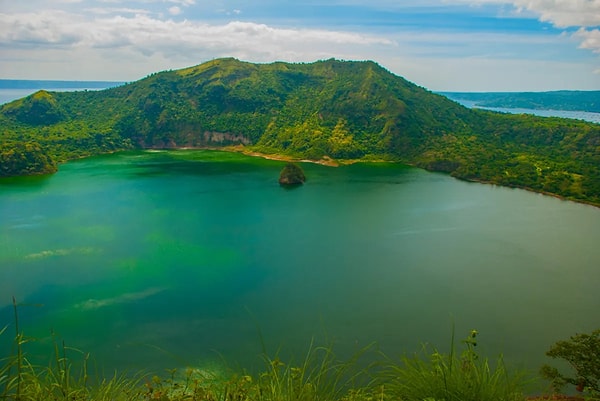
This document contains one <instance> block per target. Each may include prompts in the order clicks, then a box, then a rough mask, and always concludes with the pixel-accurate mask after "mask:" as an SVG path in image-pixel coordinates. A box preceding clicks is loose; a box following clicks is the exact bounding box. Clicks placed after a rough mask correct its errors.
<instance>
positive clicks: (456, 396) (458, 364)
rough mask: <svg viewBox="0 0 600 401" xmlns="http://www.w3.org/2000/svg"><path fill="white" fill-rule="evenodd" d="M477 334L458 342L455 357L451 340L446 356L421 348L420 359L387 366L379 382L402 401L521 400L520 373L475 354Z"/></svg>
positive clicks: (524, 381) (523, 381) (523, 382)
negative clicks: (459, 347) (459, 346)
mask: <svg viewBox="0 0 600 401" xmlns="http://www.w3.org/2000/svg"><path fill="white" fill-rule="evenodd" d="M476 337H477V331H475V330H473V331H471V333H470V334H469V336H468V337H467V338H466V339H465V340H463V341H462V343H463V344H464V350H463V351H462V352H461V353H458V352H457V351H458V350H457V349H456V344H455V341H454V336H453V337H452V341H451V346H450V353H449V354H442V353H440V352H439V351H438V350H437V349H435V348H433V349H431V348H428V347H423V350H422V352H421V355H418V354H417V355H414V356H412V357H408V356H404V357H403V358H402V359H401V361H400V363H395V362H391V363H388V364H387V366H386V367H385V368H384V371H383V374H382V378H383V380H384V382H385V383H386V387H387V392H388V394H391V395H392V396H393V397H394V398H395V399H401V400H405V401H424V400H426V401H434V400H437V401H440V400H444V401H517V400H523V399H524V398H525V396H524V390H525V387H526V385H527V383H528V379H527V378H526V375H525V373H524V372H516V373H511V372H510V371H509V370H508V369H507V368H506V366H505V365H504V362H503V360H502V357H501V356H500V357H498V360H497V361H496V362H495V363H494V364H492V363H490V361H489V360H488V359H487V358H480V357H479V355H478V354H477V353H476V352H475V347H476V346H477V339H476Z"/></svg>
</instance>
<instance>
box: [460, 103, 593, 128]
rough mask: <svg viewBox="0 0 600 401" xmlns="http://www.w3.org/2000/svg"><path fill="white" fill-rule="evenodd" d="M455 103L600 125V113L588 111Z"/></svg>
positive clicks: (500, 111)
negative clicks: (571, 119)
mask: <svg viewBox="0 0 600 401" xmlns="http://www.w3.org/2000/svg"><path fill="white" fill-rule="evenodd" d="M452 100H454V101H455V102H458V103H460V104H462V105H463V106H466V107H469V108H479V109H483V110H490V111H497V112H499V113H510V114H533V115H536V116H541V117H562V118H573V119H576V120H584V121H590V122H593V123H598V124H600V113H591V112H588V111H569V110H539V109H521V108H508V107H480V106H478V105H477V102H474V101H471V100H462V99H452Z"/></svg>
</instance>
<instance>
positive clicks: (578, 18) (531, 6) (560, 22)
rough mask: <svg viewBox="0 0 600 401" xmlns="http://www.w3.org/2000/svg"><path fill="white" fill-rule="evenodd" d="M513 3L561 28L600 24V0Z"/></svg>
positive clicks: (521, 0) (534, 0)
mask: <svg viewBox="0 0 600 401" xmlns="http://www.w3.org/2000/svg"><path fill="white" fill-rule="evenodd" d="M513 3H514V5H515V6H516V7H519V8H523V9H526V10H529V11H533V12H535V13H537V14H539V15H540V20H542V21H544V22H550V23H552V24H553V25H555V26H556V27H559V28H567V27H594V26H599V25H600V0H514V1H513Z"/></svg>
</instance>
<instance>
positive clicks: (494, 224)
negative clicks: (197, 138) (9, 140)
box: [0, 151, 600, 369]
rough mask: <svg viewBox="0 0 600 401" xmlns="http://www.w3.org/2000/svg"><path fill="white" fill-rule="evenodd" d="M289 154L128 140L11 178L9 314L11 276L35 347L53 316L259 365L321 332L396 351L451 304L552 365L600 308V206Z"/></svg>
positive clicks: (597, 320) (448, 324)
mask: <svg viewBox="0 0 600 401" xmlns="http://www.w3.org/2000/svg"><path fill="white" fill-rule="evenodd" d="M282 167H283V163H282V162H277V161H268V160H263V159H259V158H250V157H246V156H242V155H238V154H229V153H223V152H211V151H164V152H127V153H118V154H113V155H107V156H100V157H94V158H89V159H84V160H79V161H74V162H70V163H67V164H65V165H62V166H61V168H60V171H59V172H58V173H57V174H55V175H52V176H48V177H21V178H12V179H3V180H1V181H0V294H1V296H0V319H1V320H0V326H4V324H5V323H10V322H11V321H12V319H11V308H10V302H11V296H13V295H14V296H15V297H16V298H17V299H18V300H19V302H21V303H23V304H26V305H25V306H22V307H20V310H21V312H20V313H21V324H22V327H23V328H24V330H25V331H26V332H27V333H28V334H29V335H31V336H33V337H35V338H37V339H38V341H37V342H36V343H34V344H32V345H31V346H32V347H34V348H33V349H34V351H35V352H40V353H41V352H42V351H39V350H38V348H39V349H45V348H44V347H45V346H47V345H48V344H49V343H50V341H51V333H52V332H54V333H55V336H56V337H57V338H60V339H64V340H65V342H66V343H67V344H68V345H70V346H73V347H76V348H79V349H82V350H85V351H90V352H92V355H94V357H95V358H96V360H97V361H98V362H99V364H101V365H102V366H106V367H108V368H119V369H139V368H149V369H164V368H171V367H179V366H184V365H194V366H201V365H204V364H208V363H210V364H213V363H217V362H219V361H220V360H221V358H224V359H225V360H227V361H228V362H229V363H231V364H236V363H239V364H241V365H243V366H249V365H251V364H252V363H253V362H258V359H257V357H256V356H257V355H259V354H260V353H261V351H262V346H263V344H264V345H265V346H266V348H267V351H269V352H271V353H274V352H276V350H277V349H279V348H281V349H284V350H286V352H290V353H298V352H300V351H301V350H304V349H306V347H307V346H308V344H309V343H310V341H311V339H312V338H315V339H316V340H317V341H318V342H323V341H326V340H327V339H329V340H332V341H334V342H335V343H336V344H337V345H336V346H337V348H338V349H339V350H340V352H341V353H342V354H344V353H346V354H348V353H350V352H352V350H354V349H357V348H360V347H362V346H365V345H367V344H369V343H371V342H374V341H375V342H377V343H378V344H379V346H380V347H381V348H382V349H383V350H384V351H385V352H386V353H389V354H400V353H402V352H405V351H408V352H412V351H415V350H418V349H419V348H420V345H421V344H422V343H423V342H430V343H433V344H436V345H438V346H439V347H441V348H444V347H446V346H447V344H448V342H449V341H450V336H451V329H452V325H453V324H455V325H456V331H457V333H456V334H457V337H460V338H462V337H463V336H464V335H466V333H467V332H468V331H469V330H471V329H473V328H475V329H477V330H479V332H480V333H481V334H480V345H481V347H480V348H481V349H482V351H484V352H486V353H488V354H489V355H490V356H494V355H496V354H498V353H501V352H502V353H504V354H505V356H506V358H507V359H508V360H509V362H511V363H518V364H522V365H523V366H526V367H529V368H532V369H537V368H538V367H539V365H540V364H541V363H543V362H545V359H544V352H545V351H546V350H547V349H548V347H549V346H550V345H551V344H552V343H553V342H555V341H557V340H559V339H563V338H568V337H569V336H570V335H572V334H574V333H576V332H589V331H591V330H593V329H596V328H598V326H599V324H600V315H599V313H598V311H599V310H600V296H599V295H598V291H597V289H598V288H599V286H600V269H598V266H599V265H600V264H599V261H600V247H598V240H599V239H600V209H598V208H594V207H591V206H586V205H581V204H576V203H573V202H568V201H562V200H559V199H555V198H552V197H547V196H542V195H538V194H534V193H530V192H526V191H522V190H516V189H507V188H501V187H496V186H492V185H482V184H476V183H467V182H462V181H458V180H455V179H453V178H451V177H448V176H446V175H442V174H435V173H429V172H426V171H423V170H419V169H415V168H410V167H406V166H402V165H394V164H356V165H351V166H345V167H339V168H331V167H324V166H320V165H314V164H303V168H304V170H305V172H306V175H307V178H308V181H307V183H306V184H305V185H304V186H302V187H299V188H296V189H293V190H286V189H284V188H281V187H280V186H279V185H278V184H277V177H278V174H279V171H280V170H281V168H282ZM34 304H35V305H38V304H39V306H33V305H34ZM0 340H2V339H1V338H0ZM3 340H4V344H6V341H7V337H6V335H5V338H4V339H3ZM35 347H38V348H35Z"/></svg>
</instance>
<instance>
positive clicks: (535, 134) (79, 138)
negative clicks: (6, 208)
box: [0, 59, 600, 204]
mask: <svg viewBox="0 0 600 401" xmlns="http://www.w3.org/2000/svg"><path fill="white" fill-rule="evenodd" d="M0 124H1V127H2V131H1V132H0V163H1V165H2V168H1V169H0V175H18V174H31V173H36V172H37V173H45V172H52V171H54V169H55V164H56V163H60V162H63V161H66V160H69V159H73V158H77V157H82V156H87V155H92V154H98V153H105V152H111V151H115V150H121V149H131V148H174V147H183V146H185V147H203V146H225V145H234V144H241V145H244V146H246V147H247V148H251V149H253V150H256V151H261V152H263V153H271V154H285V155H289V156H292V157H299V158H300V157H301V158H310V159H315V160H318V159H321V158H324V157H330V158H334V159H373V158H377V159H388V160H394V161H399V162H403V163H408V164H412V165H416V166H420V167H424V168H427V169H430V170H433V171H442V172H446V173H450V174H452V175H454V176H456V177H459V178H463V179H469V180H478V181H486V182H492V183H497V184H500V185H507V186H517V187H523V188H528V189H532V190H535V191H543V192H548V193H553V194H557V195H560V196H564V197H567V198H570V199H575V200H579V201H584V202H589V203H594V204H600V171H599V170H600V169H599V168H598V166H600V125H597V124H592V123H585V122H580V121H575V120H567V119H558V118H542V117H534V116H525V115H502V114H497V113H492V112H486V111H481V110H470V109H467V108H465V107H463V106H461V105H459V104H457V103H455V102H453V101H451V100H449V99H447V98H446V97H444V96H441V95H437V94H433V93H431V92H429V91H427V90H425V89H423V88H421V87H418V86H417V85H414V84H412V83H410V82H408V81H406V80H405V79H403V78H401V77H398V76H396V75H394V74H392V73H390V72H389V71H387V70H385V69H383V68H382V67H380V66H379V65H377V64H376V63H374V62H370V61H365V62H344V61H336V60H327V61H320V62H316V63H311V64H288V63H273V64H250V63H244V62H240V61H238V60H234V59H219V60H213V61H210V62H207V63H204V64H201V65H199V66H195V67H191V68H187V69H183V70H177V71H166V72H161V73H157V74H153V75H151V76H148V77H146V78H144V79H142V80H140V81H137V82H134V83H131V84H128V85H123V86H119V87H116V88H111V89H107V90H102V91H90V92H47V91H39V92H37V93H35V94H33V95H31V96H29V97H27V98H24V99H19V100H16V101H14V102H11V103H8V104H6V105H4V106H3V107H2V108H1V109H0ZM16 144H20V145H19V146H17V145H16ZM23 144H26V145H27V146H22V145H23ZM29 159H31V160H42V161H45V162H43V163H42V162H37V164H32V165H28V166H25V167H24V166H23V163H22V162H17V161H22V160H29Z"/></svg>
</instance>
